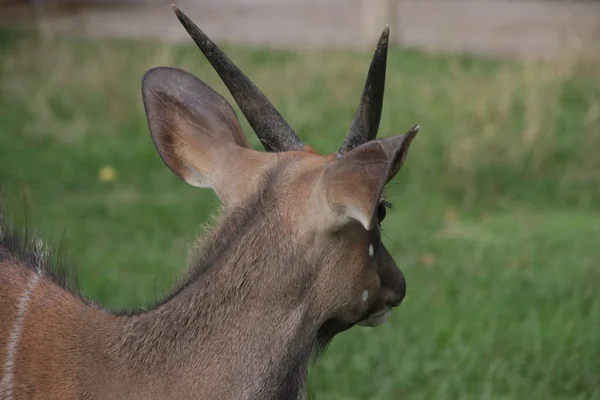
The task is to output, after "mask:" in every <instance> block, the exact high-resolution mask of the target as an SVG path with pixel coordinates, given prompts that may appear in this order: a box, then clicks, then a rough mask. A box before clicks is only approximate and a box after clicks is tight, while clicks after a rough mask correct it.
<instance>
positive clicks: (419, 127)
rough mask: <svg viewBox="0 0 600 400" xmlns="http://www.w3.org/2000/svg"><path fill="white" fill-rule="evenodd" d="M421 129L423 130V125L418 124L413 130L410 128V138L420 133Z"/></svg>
mask: <svg viewBox="0 0 600 400" xmlns="http://www.w3.org/2000/svg"><path fill="white" fill-rule="evenodd" d="M419 129H421V125H419V124H417V125H415V126H413V127H412V128H410V129H409V130H408V132H407V133H408V134H409V135H410V136H414V135H416V134H417V133H419Z"/></svg>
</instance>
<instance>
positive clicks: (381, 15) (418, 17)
mask: <svg viewBox="0 0 600 400" xmlns="http://www.w3.org/2000/svg"><path fill="white" fill-rule="evenodd" d="M2 2H4V4H5V5H4V6H2V7H0V23H2V22H3V23H15V22H25V21H28V20H30V21H31V20H32V19H31V17H32V16H36V19H34V20H35V21H38V22H39V21H43V25H44V27H45V29H51V30H53V31H56V32H66V33H73V34H78V35H79V34H80V35H89V36H123V37H138V38H145V37H155V38H160V39H163V40H173V41H179V40H188V38H187V35H186V34H185V31H184V30H183V29H182V28H181V26H180V25H179V23H178V22H177V21H176V20H175V17H174V16H173V14H172V12H171V10H170V4H171V3H173V2H175V3H177V5H178V6H180V7H181V8H182V10H184V11H185V12H186V13H187V14H188V15H189V16H190V17H191V18H192V19H193V20H195V21H197V23H198V24H199V25H200V26H201V27H202V28H203V29H204V30H205V31H206V32H207V33H208V34H210V35H211V37H214V38H215V39H217V40H225V41H229V42H234V43H244V44H255V45H263V46H278V47H328V46H336V47H337V46H341V47H362V46H365V45H368V46H372V45H373V44H374V43H375V41H376V39H377V36H378V35H379V33H380V32H381V29H382V28H383V25H384V24H386V23H387V24H390V25H391V29H392V40H393V42H394V43H395V44H397V45H402V46H410V47H417V48H422V49H427V50H435V51H450V52H465V53H476V54H487V55H509V56H519V57H556V56H562V55H564V54H565V53H566V52H567V53H578V55H583V56H594V57H595V56H598V55H599V54H600V2H599V1H590V0H572V1H550V0H546V1H541V0H538V1H535V0H529V1H528V0H521V1H517V0H0V4H1V3H2ZM32 10H37V11H36V12H35V13H34V12H33V11H32Z"/></svg>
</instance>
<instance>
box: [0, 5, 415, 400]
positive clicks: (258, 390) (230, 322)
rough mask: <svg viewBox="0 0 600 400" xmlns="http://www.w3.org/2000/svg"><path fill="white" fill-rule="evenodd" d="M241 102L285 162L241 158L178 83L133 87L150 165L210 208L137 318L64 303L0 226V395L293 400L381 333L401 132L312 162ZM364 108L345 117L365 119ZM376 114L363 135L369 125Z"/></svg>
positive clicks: (228, 134)
mask: <svg viewBox="0 0 600 400" xmlns="http://www.w3.org/2000/svg"><path fill="white" fill-rule="evenodd" d="M180 18H182V17H181V16H180ZM186 24H187V28H186V29H188V28H189V29H192V28H190V26H191V25H190V22H189V21H187V22H186ZM386 35H387V33H386V32H384V35H383V36H382V38H383V40H385V42H381V43H384V44H385V46H387V36H386ZM198 40H199V42H200V43H204V42H202V40H203V39H201V38H200V39H198ZM211 51H214V49H212V50H211ZM378 51H379V52H381V51H383V50H381V49H380V48H379V47H378ZM219 57H220V56H219ZM219 60H220V61H219V62H220V63H226V61H227V60H224V59H223V58H220V59H219ZM219 65H221V64H219ZM376 66H377V64H375V67H373V66H372V70H374V71H376V70H377V68H376ZM220 68H221V67H220ZM236 85H238V86H239V87H240V88H242V89H244V88H246V89H248V88H249V87H250V89H252V87H251V86H248V85H247V82H245V81H243V80H241V81H239V82H237V83H236ZM244 85H245V86H244ZM367 86H368V85H367ZM236 87H237V86H236ZM242 89H240V90H242ZM246 89H244V90H246ZM252 90H253V89H252ZM367 93H368V92H367ZM238 94H239V93H238ZM254 95H255V96H257V98H258V99H259V100H260V101H258V102H257V103H256V104H261V107H262V109H263V110H269V112H266V114H265V115H266V116H263V117H260V116H259V117H256V118H253V119H251V120H252V121H254V123H255V125H256V126H258V127H262V129H270V127H269V125H268V124H266V123H265V121H273V123H274V124H275V125H274V126H278V127H280V129H283V130H282V132H287V133H286V134H287V135H290V136H289V137H278V136H277V131H276V130H273V129H271V130H269V132H268V134H265V136H263V137H261V140H263V141H266V142H268V141H270V145H268V146H266V147H267V148H269V149H281V148H282V147H285V146H290V147H291V148H293V149H294V150H289V151H280V152H267V153H263V152H258V151H255V150H252V149H250V147H249V144H248V141H247V139H246V137H245V135H244V133H243V131H242V130H241V127H240V124H239V122H238V120H237V117H236V116H235V113H234V111H233V109H232V108H231V106H230V105H229V104H228V103H227V101H226V100H225V99H224V98H222V97H221V96H220V95H219V94H217V93H216V92H215V91H214V90H212V89H211V88H210V87H208V85H206V84H205V83H203V82H202V81H200V80H199V79H198V78H196V77H194V76H193V75H191V74H189V73H186V72H184V71H181V70H177V69H174V68H155V69H152V70H150V71H149V72H148V73H147V74H146V76H145V77H144V80H143V99H144V105H145V109H146V115H147V117H148V123H149V127H150V131H151V134H152V139H153V141H154V144H155V147H156V149H157V151H158V153H159V155H160V157H161V158H162V160H163V161H164V162H165V164H166V165H167V166H168V167H169V168H170V169H171V171H172V172H173V173H174V174H175V175H177V176H178V177H180V178H181V179H182V180H184V181H186V182H187V183H189V184H191V185H194V186H199V187H210V188H212V189H214V190H215V192H216V193H217V195H218V196H219V198H220V199H221V200H222V202H223V210H222V214H221V216H220V217H219V218H218V219H217V220H216V221H215V224H214V227H213V228H212V229H211V230H210V231H209V232H208V233H207V235H206V236H205V237H204V238H202V240H200V241H199V243H198V246H197V248H196V250H195V251H194V252H193V254H192V257H191V258H190V266H189V268H188V270H187V272H186V273H185V275H184V277H183V279H182V280H181V282H180V284H178V285H177V286H176V287H175V288H174V289H173V290H172V292H171V294H170V295H169V296H167V297H166V298H165V299H163V300H162V301H160V302H159V303H158V304H157V305H156V306H155V307H153V308H151V309H149V310H148V311H144V312H139V313H131V314H120V313H115V312H113V311H110V310H106V309H103V308H101V307H99V306H97V305H95V304H93V303H92V302H90V301H88V300H85V299H84V298H83V297H80V296H79V295H78V294H77V293H76V292H74V291H69V290H67V289H66V284H65V283H64V282H63V281H61V279H60V277H61V276H62V275H61V274H58V275H57V274H55V273H54V272H53V271H54V270H55V268H54V267H53V265H52V263H50V262H49V261H48V256H47V255H45V254H41V253H40V251H39V249H37V248H36V247H35V246H32V245H31V243H32V241H31V240H30V239H29V238H27V237H26V238H25V239H24V240H23V241H20V240H19V237H18V236H17V235H15V234H14V232H12V231H7V228H6V227H5V226H3V225H2V224H1V223H0V229H1V230H2V235H0V323H1V325H0V359H4V362H3V363H2V364H1V365H0V368H2V369H0V371H2V379H4V381H3V382H4V383H3V384H0V385H4V386H0V395H1V394H2V393H3V396H4V397H5V398H6V399H8V400H13V399H122V398H127V399H133V400H136V399H140V400H141V399H264V400H274V399H304V398H305V395H306V393H305V391H306V379H307V367H308V362H309V359H310V356H311V354H312V353H313V352H314V351H315V350H322V349H323V348H324V347H325V346H326V345H327V343H329V341H330V340H331V339H332V338H333V337H334V336H335V335H336V334H338V333H340V332H342V331H344V330H346V329H348V328H350V327H352V326H354V325H356V324H361V325H369V326H373V325H377V324H379V323H381V322H382V321H384V319H382V318H383V317H382V316H383V312H385V311H386V310H391V308H393V307H396V306H397V305H399V304H400V302H401V301H402V299H403V298H404V295H405V290H406V284H405V280H404V276H403V275H402V273H401V272H400V270H399V269H398V268H397V266H396V264H395V263H394V260H393V259H392V258H391V256H390V254H389V253H388V251H387V250H386V249H385V247H384V245H383V243H382V242H381V232H380V224H381V222H382V215H383V212H382V211H384V209H383V210H382V208H384V207H385V206H384V202H383V201H382V192H383V189H384V186H385V185H386V184H387V183H388V182H389V181H390V180H391V179H392V178H393V177H394V176H395V175H396V173H397V172H398V171H399V169H400V167H401V166H402V164H403V162H404V159H405V157H406V152H407V150H408V147H409V145H410V143H411V141H412V139H413V138H414V136H415V134H416V130H411V131H409V132H408V133H407V134H405V135H399V136H393V137H389V138H385V139H380V140H371V136H373V135H372V134H369V135H367V138H368V140H369V141H367V142H366V143H363V142H364V140H362V139H361V138H360V137H359V136H355V137H352V138H350V140H346V141H345V142H344V143H345V144H344V147H343V151H339V152H338V153H336V154H335V155H326V156H321V155H319V154H317V153H316V152H315V151H314V150H313V149H312V148H310V147H309V146H308V145H304V144H302V143H301V142H300V141H299V139H298V138H297V137H295V135H294V134H293V132H291V130H290V129H291V128H289V126H287V125H286V124H285V123H283V122H282V121H280V120H278V118H279V117H278V113H277V112H276V111H273V109H272V108H270V107H272V106H270V105H269V103H268V102H267V101H266V99H265V98H264V96H263V97H261V96H262V94H256V93H255V94H254ZM240 96H241V95H240ZM238 97H239V96H238ZM367 97H368V96H367ZM240 98H241V99H242V100H241V101H242V103H243V104H245V105H246V106H247V107H250V108H252V107H254V106H255V105H256V104H254V103H252V102H251V101H250V99H249V98H247V97H243V96H241V97H240ZM367 100H368V99H367ZM367 100H365V101H364V102H362V103H361V108H360V110H363V109H364V110H367V111H365V112H368V111H369V110H372V107H371V106H370V105H369V103H368V101H367ZM370 107H371V108H370ZM259 108H260V107H259ZM259 111H260V110H259ZM375 111H376V112H375V114H373V115H371V116H369V118H370V122H368V123H367V124H366V125H365V126H367V127H368V126H377V125H378V118H379V117H378V115H377V113H378V112H379V111H377V110H375ZM254 112H256V110H254ZM362 112H363V111H361V113H362ZM290 132H291V133H290ZM281 135H283V134H281ZM265 138H266V139H265ZM361 140H362V141H361ZM297 148H300V149H301V151H298V150H295V149H297ZM28 288H29V289H28ZM25 300H27V301H25ZM20 304H24V305H26V307H25V308H23V307H21V308H20ZM11 332H12V333H11ZM19 332H20V333H19ZM16 333H19V334H18V335H16ZM11 335H12V336H17V340H16V342H14V343H15V347H14V350H15V351H14V362H13V365H12V367H10V371H7V368H6V367H5V366H6V365H7V362H6V359H7V354H8V353H7V348H10V346H11V344H10V343H9V342H10V341H11V340H12V339H11ZM6 399H4V398H3V399H0V400H6Z"/></svg>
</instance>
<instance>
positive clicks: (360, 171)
mask: <svg viewBox="0 0 600 400" xmlns="http://www.w3.org/2000/svg"><path fill="white" fill-rule="evenodd" d="M418 131H419V126H418V125H416V126H415V127H413V128H411V129H410V130H409V131H408V132H407V133H405V134H404V135H398V136H392V137H388V138H384V139H379V140H372V141H370V142H367V143H365V144H362V145H360V146H358V147H356V148H354V149H353V150H351V151H350V152H348V153H346V154H345V155H344V156H343V158H342V159H341V160H339V161H336V162H334V163H333V164H331V165H330V166H329V167H327V168H326V170H325V172H324V175H323V178H322V188H323V190H324V193H325V199H326V201H327V203H328V205H329V208H330V209H331V210H332V211H333V212H334V215H335V221H333V225H334V228H336V227H341V226H343V225H345V224H347V223H348V222H350V221H351V220H356V221H358V222H360V223H361V224H362V225H363V226H364V227H365V229H366V230H370V229H371V228H372V227H373V223H374V222H375V217H376V211H377V206H378V205H379V202H380V200H381V195H382V193H383V188H384V187H385V185H386V184H387V183H388V182H389V181H390V180H392V179H393V178H394V176H396V174H397V173H398V171H399V170H400V168H401V167H402V165H403V164H404V160H405V159H406V155H407V154H408V149H409V147H410V144H411V142H412V140H413V139H414V137H415V135H416V134H417V132H418Z"/></svg>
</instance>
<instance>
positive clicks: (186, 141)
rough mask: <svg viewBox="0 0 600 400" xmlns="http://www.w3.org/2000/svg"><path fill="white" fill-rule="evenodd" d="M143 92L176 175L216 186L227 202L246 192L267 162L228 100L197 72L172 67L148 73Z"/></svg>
mask: <svg viewBox="0 0 600 400" xmlns="http://www.w3.org/2000/svg"><path fill="white" fill-rule="evenodd" d="M142 96H143V100H144V108H145V111H146V117H147V119H148V126H149V128H150V133H151V135H152V140H153V141H154V145H155V147H156V150H157V151H158V154H159V155H160V157H161V158H162V160H163V161H164V163H165V164H166V165H167V166H168V167H169V168H170V169H171V171H173V173H174V174H175V175H177V176H178V177H180V178H181V179H183V180H184V181H185V182H187V183H189V184H190V185H193V186H198V187H211V188H213V189H214V190H215V191H216V192H217V195H219V197H220V198H221V200H222V201H223V202H224V203H229V202H232V201H235V199H236V198H239V197H242V196H243V195H244V193H243V190H241V189H243V188H244V186H247V184H246V183H245V182H247V181H248V179H249V177H248V176H247V175H248V173H249V171H256V168H259V166H260V164H262V163H263V161H264V160H263V158H262V157H261V153H258V152H254V151H252V150H250V149H249V147H250V146H249V143H248V140H247V139H246V136H245V135H244V132H243V131H242V128H241V127H240V124H239V121H238V119H237V117H236V115H235V112H234V111H233V109H232V107H231V105H230V104H229V103H228V102H227V100H225V99H224V98H223V97H222V96H220V95H219V94H218V93H217V92H215V91H214V90H213V89H211V88H210V87H209V86H208V85H207V84H206V83H204V82H202V81H201V80H200V79H198V78H196V77H195V76H193V75H191V74H189V73H187V72H185V71H182V70H179V69H176V68H170V67H157V68H153V69H151V70H149V71H148V72H146V74H145V75H144V78H143V80H142Z"/></svg>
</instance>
